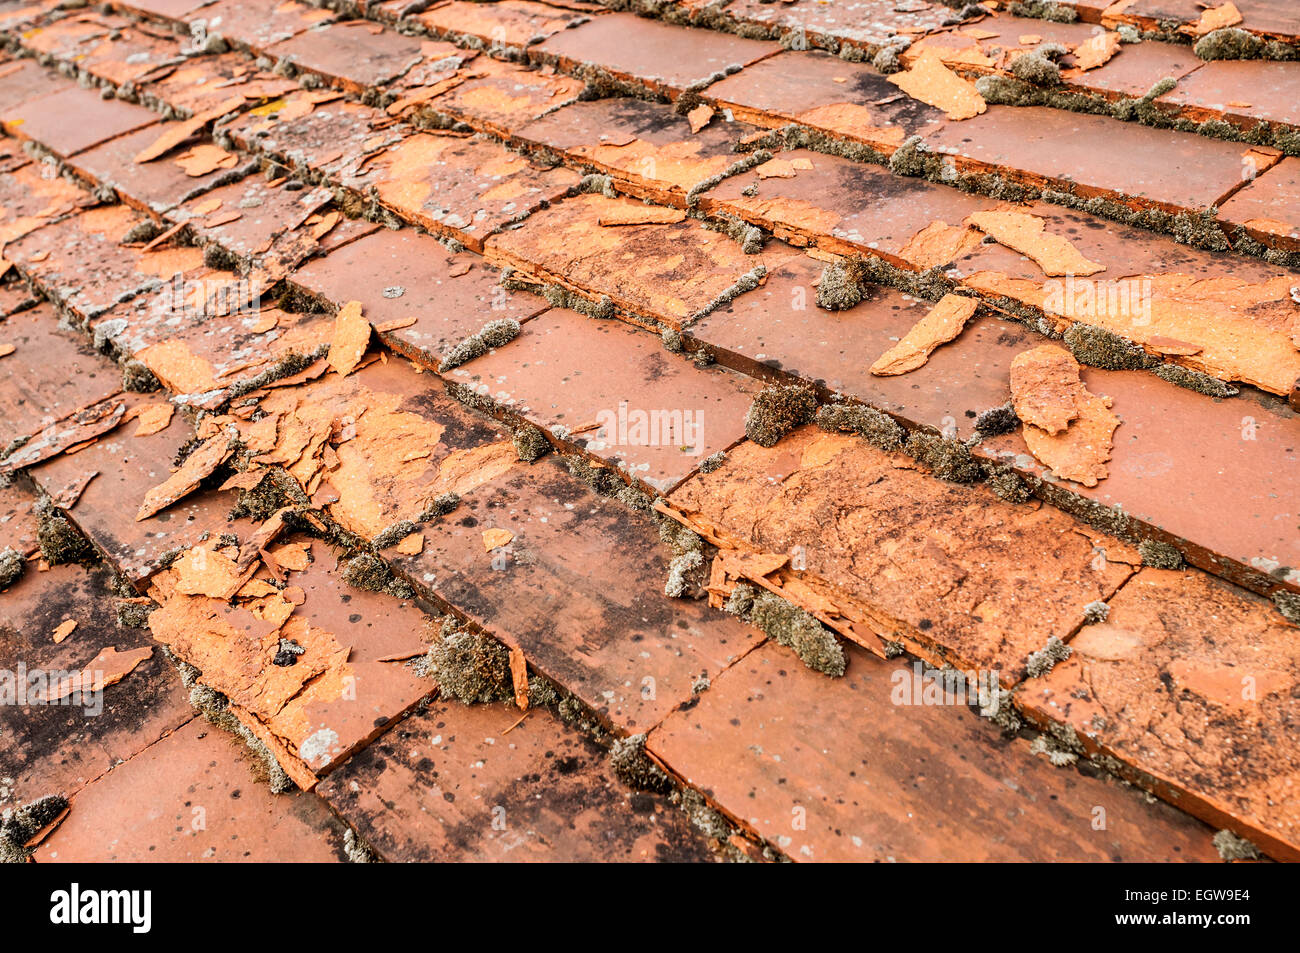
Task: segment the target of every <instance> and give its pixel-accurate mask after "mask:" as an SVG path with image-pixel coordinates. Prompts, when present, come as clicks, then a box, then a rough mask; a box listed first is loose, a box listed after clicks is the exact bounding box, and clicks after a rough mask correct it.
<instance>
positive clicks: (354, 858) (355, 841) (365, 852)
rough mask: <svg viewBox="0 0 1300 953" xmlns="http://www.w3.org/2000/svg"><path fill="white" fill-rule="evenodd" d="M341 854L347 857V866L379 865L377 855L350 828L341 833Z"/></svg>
mask: <svg viewBox="0 0 1300 953" xmlns="http://www.w3.org/2000/svg"><path fill="white" fill-rule="evenodd" d="M343 853H344V854H346V855H347V858H348V863H349V864H377V863H379V855H378V854H376V853H375V851H374V849H373V848H372V847H371V846H370V845H369V844H367V843H366V842H365V841H364V840H362V839H361V835H360V834H358V833H357V832H356V831H354V830H353V829H352V828H350V827H349V828H348V829H347V830H345V831H344V832H343Z"/></svg>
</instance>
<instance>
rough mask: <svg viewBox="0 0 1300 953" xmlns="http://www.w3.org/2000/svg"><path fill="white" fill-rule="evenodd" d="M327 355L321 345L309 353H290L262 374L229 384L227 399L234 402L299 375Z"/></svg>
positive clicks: (326, 346) (325, 349)
mask: <svg viewBox="0 0 1300 953" xmlns="http://www.w3.org/2000/svg"><path fill="white" fill-rule="evenodd" d="M328 353H329V345H328V344H322V345H320V346H319V347H317V348H316V349H315V350H313V351H309V352H307V353H305V354H303V353H299V352H297V351H292V352H290V353H288V354H286V355H285V356H284V357H282V358H280V360H278V361H276V363H275V365H274V366H272V367H268V368H267V369H266V370H264V371H262V373H260V374H258V375H256V376H254V377H250V378H248V379H247V380H243V381H237V382H236V383H234V384H231V385H230V388H229V389H228V390H227V391H226V396H227V399H228V400H235V399H236V398H238V397H243V396H244V395H245V394H249V393H252V392H253V391H255V390H260V389H261V388H263V387H265V386H266V385H267V384H273V383H275V382H276V381H278V380H283V379H284V378H286V377H292V376H293V375H294V374H299V373H301V372H302V371H305V370H306V369H307V368H308V367H310V366H311V365H312V364H314V363H315V362H316V361H318V360H320V359H321V358H323V357H324V356H325V355H326V354H328Z"/></svg>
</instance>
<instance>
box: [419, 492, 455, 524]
mask: <svg viewBox="0 0 1300 953" xmlns="http://www.w3.org/2000/svg"><path fill="white" fill-rule="evenodd" d="M458 506H460V494H458V493H443V494H440V495H439V496H435V497H434V498H433V499H432V500H431V501H430V502H429V505H428V506H426V507H425V508H424V511H423V512H421V513H420V515H419V517H418V522H421V523H427V522H429V521H430V520H435V519H438V518H439V517H442V516H446V515H447V514H448V513H450V512H452V511H453V510H455V509H456V507H458Z"/></svg>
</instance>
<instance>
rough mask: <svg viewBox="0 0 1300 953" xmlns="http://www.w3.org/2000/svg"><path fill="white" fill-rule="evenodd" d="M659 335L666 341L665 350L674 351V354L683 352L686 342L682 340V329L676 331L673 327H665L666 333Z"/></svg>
mask: <svg viewBox="0 0 1300 953" xmlns="http://www.w3.org/2000/svg"><path fill="white" fill-rule="evenodd" d="M659 337H660V340H662V341H663V342H664V349H665V350H668V351H672V352H673V353H674V354H680V353H681V351H682V348H683V347H684V344H683V342H682V334H681V332H680V331H675V330H673V329H672V328H664V333H663V334H661V335H660V336H659Z"/></svg>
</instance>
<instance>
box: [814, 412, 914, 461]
mask: <svg viewBox="0 0 1300 953" xmlns="http://www.w3.org/2000/svg"><path fill="white" fill-rule="evenodd" d="M816 421H817V426H818V427H821V428H822V430H829V431H830V432H832V433H855V434H857V435H858V436H859V437H862V438H863V439H864V440H866V441H867V442H868V443H870V444H871V445H872V446H875V447H879V448H880V449H881V450H884V451H886V452H893V451H895V450H901V449H902V447H903V440H904V438H905V437H906V436H907V431H905V430H904V429H903V428H902V426H901V425H900V424H899V423H898V421H896V420H894V418H893V417H890V416H889V415H888V414H886V413H883V412H882V411H879V410H876V408H874V407H868V406H867V405H866V404H823V405H822V406H821V407H819V408H817V416H816Z"/></svg>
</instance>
